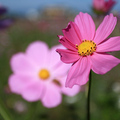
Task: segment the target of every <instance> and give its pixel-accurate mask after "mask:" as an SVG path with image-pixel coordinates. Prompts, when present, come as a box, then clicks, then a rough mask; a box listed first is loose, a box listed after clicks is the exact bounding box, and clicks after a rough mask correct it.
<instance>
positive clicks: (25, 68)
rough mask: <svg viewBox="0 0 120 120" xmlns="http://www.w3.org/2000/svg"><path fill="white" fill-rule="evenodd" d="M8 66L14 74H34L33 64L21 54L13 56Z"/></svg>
mask: <svg viewBox="0 0 120 120" xmlns="http://www.w3.org/2000/svg"><path fill="white" fill-rule="evenodd" d="M10 65H11V69H12V70H13V72H14V73H19V74H31V73H35V72H36V68H35V67H34V64H33V62H31V61H30V59H28V58H27V57H26V56H25V54H23V53H17V54H15V55H13V56H12V58H11V61H10Z"/></svg>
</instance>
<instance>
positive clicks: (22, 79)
mask: <svg viewBox="0 0 120 120" xmlns="http://www.w3.org/2000/svg"><path fill="white" fill-rule="evenodd" d="M57 48H63V47H62V45H56V46H54V47H52V48H51V49H49V48H48V46H47V45H46V44H45V43H44V42H40V41H36V42H33V43H31V44H30V45H29V46H28V48H27V50H26V52H25V53H22V52H21V53H17V54H15V55H13V57H12V58H11V61H10V65H11V68H12V71H13V74H12V75H11V76H10V77H9V86H10V89H11V91H12V92H14V93H16V94H20V95H21V96H22V97H23V98H24V99H25V100H27V101H30V102H32V101H37V100H41V101H42V103H43V105H44V106H45V107H48V108H51V107H56V106H57V105H59V104H60V103H61V100H62V94H65V95H68V96H74V95H76V94H77V93H78V92H79V91H80V87H79V86H75V87H73V89H70V88H65V80H66V77H67V71H68V69H69V68H70V66H69V65H66V64H64V63H63V62H61V61H60V60H59V55H58V54H57V53H56V51H55V50H56V49H57Z"/></svg>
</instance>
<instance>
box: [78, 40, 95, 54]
mask: <svg viewBox="0 0 120 120" xmlns="http://www.w3.org/2000/svg"><path fill="white" fill-rule="evenodd" d="M76 48H77V49H78V54H79V55H80V56H86V55H91V54H92V53H93V52H95V51H96V44H95V43H94V42H93V41H92V40H84V41H82V43H81V44H80V45H76Z"/></svg>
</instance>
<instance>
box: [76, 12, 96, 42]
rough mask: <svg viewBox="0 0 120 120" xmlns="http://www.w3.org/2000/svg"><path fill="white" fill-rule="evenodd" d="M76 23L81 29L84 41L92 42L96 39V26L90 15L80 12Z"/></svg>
mask: <svg viewBox="0 0 120 120" xmlns="http://www.w3.org/2000/svg"><path fill="white" fill-rule="evenodd" d="M74 21H75V23H76V24H77V26H78V28H79V31H80V34H81V39H82V40H92V39H93V38H94V35H95V24H94V21H93V19H92V17H91V16H90V15H89V14H87V13H82V12H80V13H79V14H78V15H77V16H76V17H75V20H74Z"/></svg>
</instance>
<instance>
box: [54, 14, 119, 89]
mask: <svg viewBox="0 0 120 120" xmlns="http://www.w3.org/2000/svg"><path fill="white" fill-rule="evenodd" d="M116 22H117V19H116V17H114V16H113V14H110V15H107V16H106V17H105V18H104V20H103V22H102V23H101V24H100V26H99V27H98V28H97V30H95V24H94V22H93V19H92V18H91V16H90V15H89V14H87V13H82V12H80V13H79V14H78V15H77V16H76V17H75V20H74V22H69V24H68V26H67V28H65V29H63V34H64V36H61V35H60V36H59V42H60V43H61V44H62V45H63V46H65V47H66V48H67V49H57V50H56V51H57V52H58V53H59V54H60V56H61V60H62V61H63V62H64V63H73V64H72V67H71V69H70V70H69V73H68V76H67V80H66V87H70V88H71V87H73V85H76V84H77V85H84V84H86V83H87V82H88V80H89V73H90V70H91V69H92V70H93V71H94V72H95V73H97V74H105V73H107V72H108V71H110V70H111V69H112V68H113V67H115V66H116V65H117V64H119V63H120V60H119V59H117V58H115V57H114V56H112V55H110V54H108V53H107V52H111V51H118V50H120V36H117V37H111V38H107V37H108V36H109V35H110V34H111V33H112V31H113V30H114V28H115V25H116Z"/></svg>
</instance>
